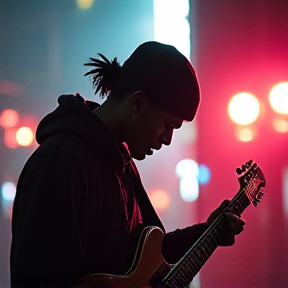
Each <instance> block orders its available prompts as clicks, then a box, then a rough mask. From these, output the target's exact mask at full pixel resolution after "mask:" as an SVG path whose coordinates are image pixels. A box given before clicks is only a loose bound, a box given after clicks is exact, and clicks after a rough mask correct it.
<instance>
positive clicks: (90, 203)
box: [10, 95, 206, 287]
mask: <svg viewBox="0 0 288 288" xmlns="http://www.w3.org/2000/svg"><path fill="white" fill-rule="evenodd" d="M58 102H59V106H58V108H56V109H55V110H54V111H53V112H52V113H50V114H48V115H47V116H46V117H44V118H43V120H42V121H41V122H40V123H39V126H38V128H37V133H36V140H37V142H38V143H39V144H40V146H39V147H38V149H37V150H36V151H35V152H34V153H33V154H32V156H31V157H30V158H29V160H28V161H27V163H26V164H25V166H24V168H23V171H22V172H21V174H20V177H19V181H18V185H17V192H16V197H15V201H14V207H13V218H12V237H13V238H12V245H11V262H10V266H11V284H12V287H33V286H67V285H71V284H72V283H74V282H75V281H76V280H77V279H79V278H81V277H83V276H85V275H88V274H91V273H99V272H103V273H110V274H116V275H120V274H123V273H124V272H125V271H126V270H127V266H125V265H124V263H126V260H127V259H126V258H127V253H128V247H129V235H130V233H131V230H132V228H134V227H137V226H138V227H139V226H141V227H142V226H158V227H160V228H161V229H162V230H163V231H165V230H164V227H163V225H162V223H161V221H160V220H159V218H158V216H157V214H156V213H155V211H154V209H153V207H152V205H151V203H150V201H149V198H148V196H147V194H146V192H145V190H144V188H143V186H142V183H141V180H140V177H139V174H138V171H137V169H136V166H135V164H134V162H133V161H132V160H131V159H130V156H129V154H128V152H127V150H126V149H125V147H124V145H121V146H119V145H117V142H116V141H115V138H114V136H113V135H112V133H111V132H110V131H109V130H108V128H107V127H106V126H105V124H104V123H103V122H102V121H101V120H100V119H99V118H98V117H97V116H96V115H95V114H94V113H93V112H92V111H91V109H90V108H91V107H90V108H89V106H91V103H89V102H87V103H85V102H84V100H83V99H82V98H81V97H79V96H78V97H75V96H73V95H62V96H60V97H59V99H58ZM85 104H86V105H85ZM92 107H93V108H95V105H92ZM205 228H206V226H205V224H199V225H195V226H192V227H188V228H186V229H182V230H176V231H174V232H172V233H168V234H166V235H165V239H164V243H163V248H162V252H163V255H164V257H165V258H166V260H167V261H168V262H176V261H177V260H178V259H179V258H180V257H181V256H182V255H183V254H184V253H185V251H186V250H187V249H188V248H189V247H190V246H191V245H192V244H193V243H194V242H195V241H196V240H197V238H198V237H199V235H200V234H201V233H202V232H203V231H204V230H205Z"/></svg>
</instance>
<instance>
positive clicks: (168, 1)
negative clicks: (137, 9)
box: [154, 0, 191, 59]
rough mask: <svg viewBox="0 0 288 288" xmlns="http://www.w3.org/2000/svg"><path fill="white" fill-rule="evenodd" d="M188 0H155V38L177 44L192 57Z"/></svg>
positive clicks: (187, 55) (181, 50) (179, 48)
mask: <svg viewBox="0 0 288 288" xmlns="http://www.w3.org/2000/svg"><path fill="white" fill-rule="evenodd" d="M188 15H189V1H188V0H154V38H155V40H156V41H159V42H162V43H166V44H170V45H173V46H175V47H176V48H177V49H178V50H179V51H180V52H181V53H182V54H183V55H185V56H186V57H187V58H188V59H189V58H190V50H191V49H190V23H189V21H188V17H187V16H188Z"/></svg>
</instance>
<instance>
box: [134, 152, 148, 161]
mask: <svg viewBox="0 0 288 288" xmlns="http://www.w3.org/2000/svg"><path fill="white" fill-rule="evenodd" d="M131 156H132V158H133V159H136V160H138V161H141V160H144V159H145V158H146V154H145V153H132V152H131Z"/></svg>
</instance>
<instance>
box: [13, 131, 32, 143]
mask: <svg viewBox="0 0 288 288" xmlns="http://www.w3.org/2000/svg"><path fill="white" fill-rule="evenodd" d="M33 139H34V134H33V131H32V130H31V128H29V127H21V128H19V129H18V130H17V132H16V141H17V143H18V144H19V145H20V146H29V145H31V144H32V142H33Z"/></svg>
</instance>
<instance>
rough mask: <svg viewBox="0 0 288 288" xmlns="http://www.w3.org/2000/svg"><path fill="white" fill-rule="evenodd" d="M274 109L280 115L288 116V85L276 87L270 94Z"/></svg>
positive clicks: (281, 84) (282, 84)
mask: <svg viewBox="0 0 288 288" xmlns="http://www.w3.org/2000/svg"><path fill="white" fill-rule="evenodd" d="M269 101H270V105H271V107H272V109H273V110H274V111H275V112H277V113H279V114H288V83H285V82H283V83H280V84H277V85H276V86H274V87H273V88H272V90H271V92H270V94H269Z"/></svg>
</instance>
